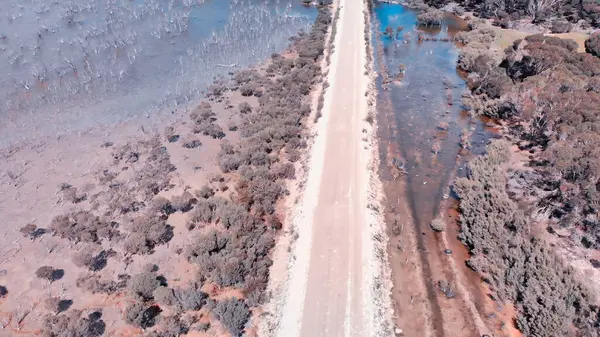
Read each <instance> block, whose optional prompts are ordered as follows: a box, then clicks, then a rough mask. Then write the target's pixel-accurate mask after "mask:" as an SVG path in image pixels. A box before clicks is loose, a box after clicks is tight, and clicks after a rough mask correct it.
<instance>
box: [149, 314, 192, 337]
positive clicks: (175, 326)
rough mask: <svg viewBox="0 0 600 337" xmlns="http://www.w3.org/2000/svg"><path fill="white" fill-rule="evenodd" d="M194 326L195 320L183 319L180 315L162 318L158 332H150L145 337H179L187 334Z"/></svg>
mask: <svg viewBox="0 0 600 337" xmlns="http://www.w3.org/2000/svg"><path fill="white" fill-rule="evenodd" d="M190 317H191V318H193V317H192V316H190ZM192 324H193V320H190V319H187V320H186V319H182V318H181V316H179V315H172V316H166V317H165V316H160V317H159V318H158V323H157V324H156V325H157V328H156V331H151V332H148V333H147V334H145V335H144V337H179V336H182V335H185V334H187V333H188V332H189V331H190V326H191V325H192Z"/></svg>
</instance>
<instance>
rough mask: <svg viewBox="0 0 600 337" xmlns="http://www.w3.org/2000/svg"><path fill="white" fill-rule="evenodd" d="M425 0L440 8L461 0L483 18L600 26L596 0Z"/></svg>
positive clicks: (556, 27)
mask: <svg viewBox="0 0 600 337" xmlns="http://www.w3.org/2000/svg"><path fill="white" fill-rule="evenodd" d="M424 2H425V4H427V5H429V6H433V7H438V8H440V7H444V6H445V5H448V4H455V3H457V4H458V5H460V6H462V8H464V9H466V10H468V11H473V12H475V13H476V14H477V15H478V16H480V17H482V18H494V19H497V22H498V23H499V24H502V23H505V22H508V21H510V20H518V19H521V18H525V17H527V18H532V19H533V22H534V23H544V24H546V23H547V24H548V25H549V28H551V29H552V30H553V32H556V33H562V32H566V31H568V30H570V27H571V24H574V23H578V22H579V21H580V20H583V21H584V24H583V26H592V27H599V26H600V6H599V5H598V3H597V2H596V1H595V0H559V1H548V0H476V1H466V0H459V1H450V0H425V1H424ZM459 8H460V7H459Z"/></svg>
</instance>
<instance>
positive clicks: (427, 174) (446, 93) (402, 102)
mask: <svg viewBox="0 0 600 337" xmlns="http://www.w3.org/2000/svg"><path fill="white" fill-rule="evenodd" d="M374 15H375V16H376V17H377V19H378V20H379V22H380V29H381V30H382V31H383V30H385V29H386V28H387V27H392V28H393V30H394V35H395V36H394V37H393V38H389V37H387V36H382V37H381V38H380V40H381V42H382V44H383V59H382V60H383V62H384V63H385V65H386V67H387V69H388V72H389V74H390V76H392V77H393V76H395V75H397V74H398V73H399V72H400V68H403V69H405V70H404V76H402V78H401V80H400V81H395V82H392V84H388V85H387V90H389V91H388V92H387V93H386V95H385V97H386V99H389V100H390V101H391V107H392V109H393V113H394V118H395V122H396V123H394V124H395V126H396V127H397V133H396V134H397V138H396V139H395V140H396V141H397V142H398V144H399V145H400V148H401V151H402V153H401V159H400V160H401V161H402V165H403V167H404V169H405V171H406V177H407V180H408V183H409V193H410V194H411V199H412V200H413V201H414V204H415V207H417V208H418V212H417V216H418V217H419V219H417V222H428V221H430V220H431V216H432V215H433V214H434V213H435V212H436V211H437V209H436V207H437V204H438V203H439V201H440V200H442V198H443V195H444V194H448V193H449V191H448V190H447V189H446V188H445V185H447V182H448V179H449V177H450V175H451V172H452V171H454V170H455V168H456V165H457V163H459V162H460V160H459V159H460V158H459V154H463V155H464V154H465V152H464V151H463V152H462V153H459V152H461V148H462V146H461V136H462V134H463V132H468V133H469V134H473V135H474V136H475V137H474V138H469V139H470V140H469V142H470V143H471V150H474V151H476V152H478V151H480V150H481V144H482V142H481V140H482V138H484V137H481V136H483V127H484V124H483V122H482V121H480V120H471V119H470V118H469V116H468V114H467V113H466V112H465V111H464V109H463V107H462V106H461V97H462V94H463V93H465V92H467V87H466V83H465V80H464V79H463V78H462V77H461V74H460V73H459V72H458V71H457V69H456V62H457V58H458V48H457V47H456V46H455V45H454V43H452V42H449V41H443V40H444V39H451V38H452V37H453V36H454V35H455V34H456V33H457V32H459V31H460V30H461V29H465V28H466V27H465V26H466V25H465V23H464V22H461V21H460V20H459V19H457V18H453V17H451V16H447V17H446V18H445V20H444V22H443V25H442V26H441V27H437V28H426V27H417V26H416V25H415V23H416V19H417V13H416V12H415V11H413V10H410V9H406V8H404V7H402V6H399V5H394V4H385V3H383V4H378V5H377V6H376V7H375V9H374ZM397 27H403V29H402V31H401V32H400V33H398V34H396V32H397ZM419 34H420V35H421V36H422V41H419ZM428 38H434V39H437V41H427V40H426V39H428ZM421 216H422V217H423V219H420V217H421Z"/></svg>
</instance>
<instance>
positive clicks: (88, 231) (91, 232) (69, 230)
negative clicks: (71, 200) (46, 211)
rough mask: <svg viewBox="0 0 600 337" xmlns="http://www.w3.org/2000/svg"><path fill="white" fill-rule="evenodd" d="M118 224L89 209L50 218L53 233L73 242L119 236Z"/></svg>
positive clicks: (98, 240) (116, 237) (97, 240)
mask: <svg viewBox="0 0 600 337" xmlns="http://www.w3.org/2000/svg"><path fill="white" fill-rule="evenodd" d="M117 227H118V225H117V224H116V223H114V222H108V221H105V220H102V219H100V218H98V217H97V216H95V215H94V214H92V213H91V212H89V211H76V212H72V213H68V214H66V215H59V216H56V217H55V218H54V219H52V222H51V223H50V230H51V231H52V233H53V235H58V236H60V237H61V238H63V239H68V240H70V241H74V242H76V243H77V242H96V243H97V242H100V240H101V239H107V240H113V239H118V238H119V231H118V229H117Z"/></svg>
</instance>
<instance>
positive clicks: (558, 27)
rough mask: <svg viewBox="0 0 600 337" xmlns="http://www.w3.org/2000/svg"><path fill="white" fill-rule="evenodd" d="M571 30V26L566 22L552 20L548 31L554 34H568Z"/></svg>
mask: <svg viewBox="0 0 600 337" xmlns="http://www.w3.org/2000/svg"><path fill="white" fill-rule="evenodd" d="M572 28H573V25H572V24H571V23H570V22H568V21H563V20H554V21H552V24H551V25H550V31H551V32H552V33H554V34H563V33H568V32H570V31H571V29H572Z"/></svg>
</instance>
